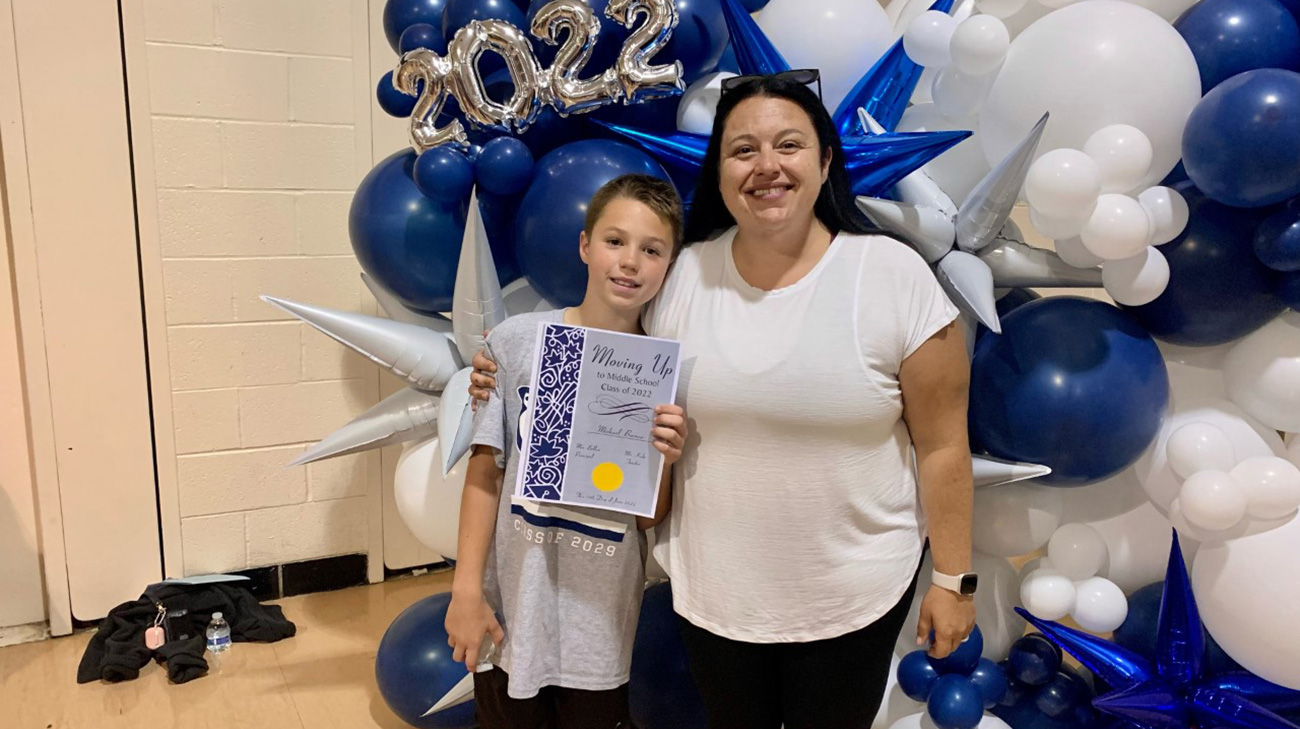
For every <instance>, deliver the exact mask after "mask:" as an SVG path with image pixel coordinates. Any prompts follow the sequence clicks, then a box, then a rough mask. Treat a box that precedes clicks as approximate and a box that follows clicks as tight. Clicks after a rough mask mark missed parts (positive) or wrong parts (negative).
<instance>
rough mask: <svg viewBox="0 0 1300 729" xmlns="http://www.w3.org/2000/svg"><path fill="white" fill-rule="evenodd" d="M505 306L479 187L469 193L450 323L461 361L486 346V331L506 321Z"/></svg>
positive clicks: (471, 356) (472, 356)
mask: <svg viewBox="0 0 1300 729" xmlns="http://www.w3.org/2000/svg"><path fill="white" fill-rule="evenodd" d="M505 318H506V305H505V301H504V300H503V299H502V297H501V281H500V279H498V278H497V267H496V263H495V262H493V260H492V246H491V245H489V244H488V235H487V228H485V227H483V214H482V212H481V211H480V210H479V206H478V190H477V189H476V190H474V191H473V192H471V193H470V196H469V215H468V216H467V217H466V218H465V234H464V237H462V238H461V242H460V263H459V264H458V265H457V268H456V288H455V290H454V291H453V293H452V305H451V325H452V331H453V332H454V334H455V337H456V347H457V348H458V349H459V350H460V359H461V361H462V362H469V361H470V360H472V359H473V358H474V354H475V353H476V352H478V351H479V350H480V349H482V348H483V332H484V331H486V330H489V329H492V328H493V327H495V326H496V325H498V324H500V323H501V322H503V321H505Z"/></svg>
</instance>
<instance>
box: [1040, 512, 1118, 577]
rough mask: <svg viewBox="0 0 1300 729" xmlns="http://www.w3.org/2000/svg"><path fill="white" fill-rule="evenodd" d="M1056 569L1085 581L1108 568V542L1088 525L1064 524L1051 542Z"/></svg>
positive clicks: (1048, 552) (1049, 556)
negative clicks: (1106, 566) (1103, 568)
mask: <svg viewBox="0 0 1300 729" xmlns="http://www.w3.org/2000/svg"><path fill="white" fill-rule="evenodd" d="M1047 558H1048V559H1049V560H1051V561H1052V567H1053V568H1054V569H1055V570H1056V571H1057V572H1060V573H1061V574H1063V575H1065V576H1066V577H1068V578H1070V579H1071V580H1085V579H1087V578H1089V577H1092V576H1094V575H1096V574H1097V573H1098V572H1100V571H1101V568H1102V567H1104V566H1105V565H1106V541H1105V540H1104V539H1102V538H1101V534H1100V533H1099V532H1098V531H1097V530H1096V529H1093V528H1092V527H1090V526H1088V525H1087V524H1062V525H1061V528H1059V529H1057V530H1056V533H1054V534H1052V538H1051V540H1049V541H1048V542H1047Z"/></svg>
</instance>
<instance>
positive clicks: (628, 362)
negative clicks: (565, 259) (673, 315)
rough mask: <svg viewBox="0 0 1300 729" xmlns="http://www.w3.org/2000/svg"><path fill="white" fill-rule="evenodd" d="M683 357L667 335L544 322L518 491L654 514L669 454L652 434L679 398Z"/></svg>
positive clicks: (550, 499)
mask: <svg viewBox="0 0 1300 729" xmlns="http://www.w3.org/2000/svg"><path fill="white" fill-rule="evenodd" d="M680 354H681V345H680V344H679V343H678V342H674V341H671V340H667V339H655V338H653V337H643V336H636V335H633V334H621V333H618V332H610V331H605V330H602V329H588V328H586V327H576V326H570V325H567V324H557V323H545V322H543V323H542V324H540V325H539V332H538V337H537V352H536V357H535V358H534V360H533V373H532V387H531V393H532V396H531V402H532V407H531V408H530V410H529V414H530V417H526V418H524V426H525V432H524V436H523V448H522V452H521V453H520V464H519V477H518V481H517V482H516V484H515V494H516V495H517V496H520V497H523V498H525V499H531V500H535V501H544V502H554V503H560V504H570V505H574V506H590V507H596V508H601V509H610V510H612V511H620V512H623V513H626V514H636V515H637V516H645V517H650V516H654V512H655V504H656V503H657V500H658V497H659V480H660V477H661V475H662V474H663V467H664V458H663V454H662V453H660V452H659V451H658V449H656V448H655V447H654V445H653V444H652V440H653V439H652V438H651V435H650V431H651V429H653V428H654V419H655V406H656V405H665V404H668V403H671V402H673V400H674V398H675V397H676V394H677V375H678V369H679V367H678V363H679V359H680Z"/></svg>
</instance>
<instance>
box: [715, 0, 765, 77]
mask: <svg viewBox="0 0 1300 729" xmlns="http://www.w3.org/2000/svg"><path fill="white" fill-rule="evenodd" d="M763 1H764V2H767V0H763ZM717 70H718V71H726V72H727V73H734V74H736V75H740V60H739V59H737V58H736V47H735V46H734V45H732V44H731V43H730V42H728V43H727V47H726V48H725V49H723V51H722V58H719V59H718V68H717Z"/></svg>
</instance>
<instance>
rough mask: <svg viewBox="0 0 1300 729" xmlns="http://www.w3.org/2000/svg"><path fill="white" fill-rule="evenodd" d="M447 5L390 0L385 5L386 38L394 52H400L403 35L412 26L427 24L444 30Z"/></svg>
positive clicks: (440, 0) (443, 0)
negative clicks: (443, 15) (443, 17)
mask: <svg viewBox="0 0 1300 729" xmlns="http://www.w3.org/2000/svg"><path fill="white" fill-rule="evenodd" d="M446 5H447V0H388V4H386V5H384V37H385V38H387V39H388V45H389V46H391V47H392V49H393V52H394V53H398V52H400V51H399V50H398V49H399V48H401V40H402V33H403V32H405V31H406V29H407V28H409V27H411V26H412V25H416V24H418V23H425V24H428V25H432V26H433V27H435V28H442V11H443V9H444V8H445V7H446ZM444 47H445V46H444Z"/></svg>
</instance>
